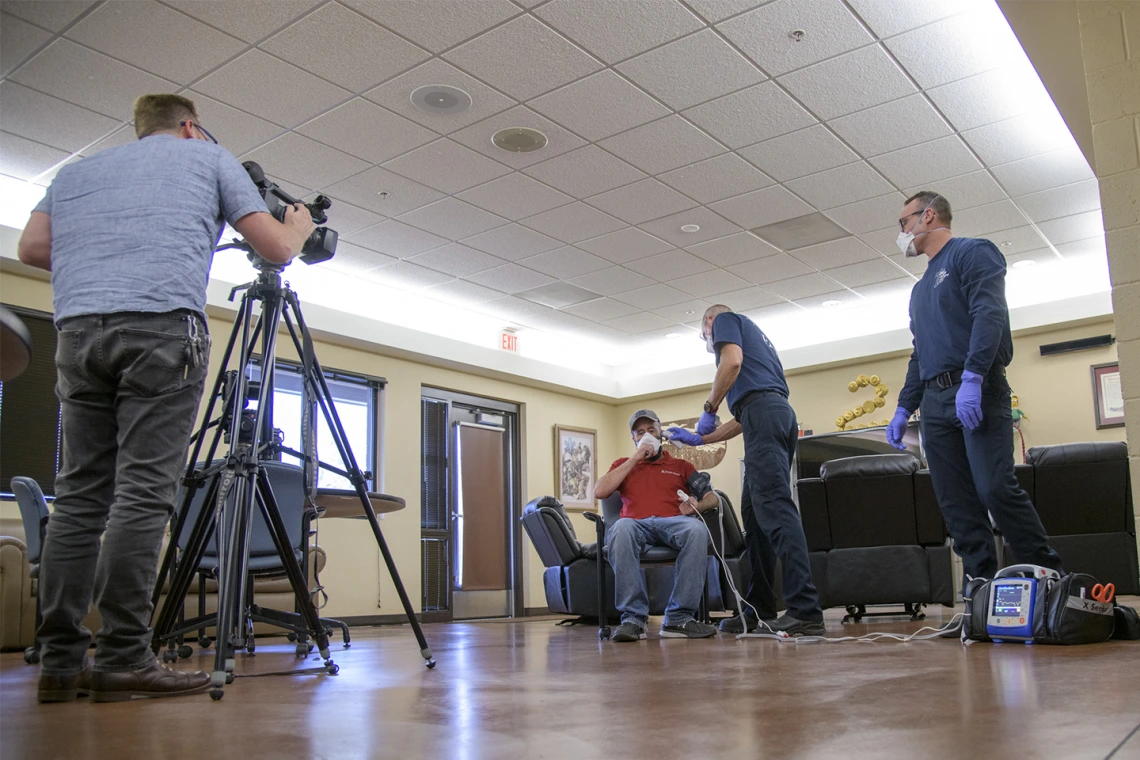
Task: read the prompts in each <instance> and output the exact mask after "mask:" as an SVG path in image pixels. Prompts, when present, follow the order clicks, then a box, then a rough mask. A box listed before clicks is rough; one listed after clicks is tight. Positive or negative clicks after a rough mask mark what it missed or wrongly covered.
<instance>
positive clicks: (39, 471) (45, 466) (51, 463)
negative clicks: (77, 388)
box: [0, 306, 60, 496]
mask: <svg viewBox="0 0 1140 760" xmlns="http://www.w3.org/2000/svg"><path fill="white" fill-rule="evenodd" d="M8 308H9V309H11V310H12V311H13V312H14V313H15V314H16V315H17V316H18V317H19V318H20V319H21V320H22V321H23V322H24V324H25V325H26V326H27V328H28V332H29V333H31V336H32V360H31V363H30V364H29V365H28V368H27V370H25V371H24V374H22V375H20V376H19V377H17V378H16V379H15V380H9V381H8V382H6V383H0V493H5V494H7V493H10V492H11V485H10V483H11V482H12V478H13V477H14V476H16V475H22V476H24V477H28V478H32V479H33V480H35V481H36V482H37V483H39V485H40V488H42V489H43V492H44V493H45V494H47V495H49V496H51V495H54V494H55V473H56V471H57V470H58V469H59V433H60V428H59V399H58V398H56V395H55V337H56V332H55V325H53V324H52V321H51V315H50V314H45V313H43V312H35V311H29V310H27V309H21V308H18V307H14V306H8Z"/></svg>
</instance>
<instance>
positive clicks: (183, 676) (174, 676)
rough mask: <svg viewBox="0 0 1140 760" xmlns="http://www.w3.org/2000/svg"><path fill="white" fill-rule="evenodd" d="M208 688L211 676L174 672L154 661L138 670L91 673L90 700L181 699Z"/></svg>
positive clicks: (199, 672)
mask: <svg viewBox="0 0 1140 760" xmlns="http://www.w3.org/2000/svg"><path fill="white" fill-rule="evenodd" d="M209 688H210V674H209V673H203V672H201V671H197V670H195V671H178V670H172V669H170V668H167V667H163V666H162V665H159V664H158V662H157V661H155V662H152V663H151V664H150V665H149V666H148V667H145V668H140V669H138V670H126V671H119V672H113V673H103V672H99V673H94V674H92V677H91V701H92V702H126V701H127V700H128V699H132V698H133V697H152V698H153V697H181V696H184V695H186V694H200V693H202V692H204V691H206V690H207V689H209Z"/></svg>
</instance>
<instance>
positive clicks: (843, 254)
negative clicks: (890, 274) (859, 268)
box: [790, 237, 882, 270]
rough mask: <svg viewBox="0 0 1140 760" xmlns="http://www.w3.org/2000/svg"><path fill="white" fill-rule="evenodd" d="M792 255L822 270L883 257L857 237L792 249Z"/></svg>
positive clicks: (813, 267)
mask: <svg viewBox="0 0 1140 760" xmlns="http://www.w3.org/2000/svg"><path fill="white" fill-rule="evenodd" d="M790 255H791V256H792V257H793V258H796V259H799V260H800V261H802V262H803V263H805V264H807V265H808V266H809V267H811V268H812V269H820V270H823V269H834V268H835V267H840V266H845V265H847V264H856V263H858V262H861V261H871V260H873V259H878V258H882V257H881V256H880V255H879V253H878V252H877V251H875V250H874V249H873V248H871V247H870V246H868V245H867V244H866V243H864V242H863V241H861V240H860V239H859V238H856V237H849V238H842V239H841V240H832V241H831V242H828V243H820V244H819V245H809V246H808V247H806V248H800V249H798V250H795V251H792V252H791V254H790Z"/></svg>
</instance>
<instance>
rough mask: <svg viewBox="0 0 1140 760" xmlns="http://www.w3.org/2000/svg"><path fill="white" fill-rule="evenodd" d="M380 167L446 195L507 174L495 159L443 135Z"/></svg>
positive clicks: (508, 171) (504, 168) (507, 171)
mask: <svg viewBox="0 0 1140 760" xmlns="http://www.w3.org/2000/svg"><path fill="white" fill-rule="evenodd" d="M384 168H385V169H388V170H390V171H394V172H396V173H397V174H402V175H403V176H405V177H407V178H408V179H413V180H415V181H416V182H420V183H422V184H425V185H427V186H428V187H434V188H435V189H436V190H439V191H441V192H444V193H448V194H449V195H450V194H454V193H458V192H461V191H463V190H466V189H467V188H469V187H474V186H475V185H481V184H483V183H484V182H488V181H490V180H492V179H495V178H496V177H501V176H503V175H504V174H509V173H510V169H508V168H507V167H505V166H503V165H502V164H500V163H499V162H497V161H492V160H491V159H489V158H487V157H486V156H483V155H481V154H479V153H476V152H475V151H473V150H471V149H470V148H466V147H464V146H462V145H460V144H459V143H457V142H452V141H451V140H449V139H447V138H443V139H440V140H436V141H435V142H433V143H429V144H427V145H424V146H423V147H420V148H416V149H415V150H413V151H411V152H410V153H405V154H404V155H402V156H400V157H399V158H394V159H392V160H391V161H389V162H387V163H386V164H384Z"/></svg>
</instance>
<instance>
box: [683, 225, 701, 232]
mask: <svg viewBox="0 0 1140 760" xmlns="http://www.w3.org/2000/svg"><path fill="white" fill-rule="evenodd" d="M700 229H701V225H699V224H682V225H681V232H699V231H700Z"/></svg>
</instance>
